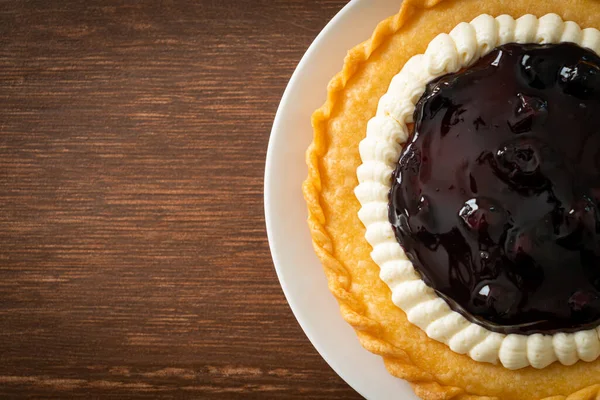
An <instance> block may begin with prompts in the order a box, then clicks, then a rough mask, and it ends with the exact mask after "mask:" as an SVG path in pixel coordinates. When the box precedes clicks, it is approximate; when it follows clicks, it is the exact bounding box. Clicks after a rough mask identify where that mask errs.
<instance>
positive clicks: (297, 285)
mask: <svg viewBox="0 0 600 400" xmlns="http://www.w3.org/2000/svg"><path fill="white" fill-rule="evenodd" d="M399 9H400V0H353V1H351V2H350V3H349V4H348V5H347V6H346V7H344V8H343V9H342V10H341V11H340V12H339V13H338V14H337V15H336V16H335V18H333V19H332V20H331V22H329V24H328V25H327V26H326V27H325V28H324V29H323V31H322V32H321V33H320V34H319V36H317V38H316V39H315V41H314V42H313V44H312V45H311V46H310V48H309V49H308V51H307V52H306V54H305V55H304V57H303V58H302V60H301V61H300V64H298V67H297V68H296V71H295V72H294V74H293V75H292V78H291V79H290V82H289V84H288V86H287V89H286V90H285V93H284V95H283V98H282V100H281V104H280V105H279V109H278V111H277V116H276V117H275V122H274V124H273V130H272V132H271V139H270V141H269V149H268V152H267V164H266V170H265V215H266V223H267V233H268V236H269V244H270V246H271V253H272V255H273V262H274V263H275V269H276V270H277V276H278V277H279V281H280V282H281V287H282V288H283V291H284V293H285V296H286V298H287V301H288V303H289V304H290V307H291V308H292V311H293V312H294V315H295V316H296V319H297V320H298V322H299V323H300V326H301V327H302V329H303V330H304V332H305V333H306V336H308V338H309V340H310V341H311V342H312V344H313V345H314V346H315V348H316V349H317V351H318V352H319V353H320V354H321V356H323V358H324V359H325V361H327V362H328V363H329V365H330V366H331V368H333V369H334V371H335V372H337V374H338V375H339V376H341V377H342V379H344V380H345V381H346V382H347V383H348V384H349V385H350V386H352V387H353V388H354V389H355V390H356V391H357V392H359V393H360V394H361V395H363V396H364V397H366V398H367V399H374V400H379V399H402V400H417V399H418V398H417V397H416V396H415V395H414V393H413V391H412V389H411V388H410V386H409V385H408V383H406V382H404V381H402V380H400V379H397V378H394V377H392V376H391V375H390V374H389V373H388V372H387V371H386V369H385V367H384V365H383V361H382V359H381V358H380V357H379V356H375V355H373V354H371V353H369V352H368V351H367V350H365V349H363V348H362V346H361V345H360V343H359V341H358V338H357V337H356V334H355V333H354V330H353V329H352V328H351V327H350V325H348V324H347V323H346V322H345V321H344V320H343V319H342V317H341V315H340V312H339V308H338V304H337V302H336V301H335V299H334V297H333V295H332V294H331V293H330V292H329V290H328V288H327V281H326V278H325V274H324V272H323V267H322V266H321V263H320V262H319V260H318V259H317V257H316V255H315V254H314V251H313V248H312V243H311V238H310V234H309V231H308V225H307V223H306V216H307V211H306V204H305V203H304V199H303V197H302V192H301V185H302V181H303V180H304V179H305V178H306V175H307V173H308V171H307V167H306V164H305V161H304V153H305V151H306V148H307V147H308V145H309V144H310V142H311V141H312V128H311V125H310V116H311V114H312V112H313V111H314V110H315V109H317V108H318V107H320V106H321V105H322V104H323V102H324V101H325V94H326V87H327V83H328V82H329V80H330V79H331V78H332V77H333V76H334V75H335V74H336V73H337V72H338V71H339V70H341V68H342V63H343V60H344V56H345V55H346V52H347V51H348V49H350V48H352V47H354V46H355V45H356V44H358V43H360V42H362V41H364V40H366V39H368V38H369V36H370V35H371V33H372V32H373V30H374V29H375V26H376V25H377V23H378V22H379V21H381V20H383V19H384V18H386V17H388V16H390V15H392V14H394V13H396V12H397V11H398V10H399ZM315 383H316V382H315Z"/></svg>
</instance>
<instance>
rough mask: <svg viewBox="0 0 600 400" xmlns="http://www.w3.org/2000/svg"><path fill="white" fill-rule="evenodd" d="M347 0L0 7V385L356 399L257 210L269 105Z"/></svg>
mask: <svg viewBox="0 0 600 400" xmlns="http://www.w3.org/2000/svg"><path fill="white" fill-rule="evenodd" d="M344 3H346V1H343V0H310V1H309V0H277V1H275V0H243V1H242V0H189V1H175V0H173V1H168V0H165V1H158V0H157V1H131V0H119V1H112V0H99V1H92V0H73V1H46V0H37V1H26V0H3V1H0V398H72V397H78V398H119V399H121V398H217V399H218V398H222V399H230V398H310V399H317V398H323V399H325V398H327V399H335V398H357V397H358V395H357V394H356V393H355V392H353V391H352V389H350V388H349V387H348V386H347V385H346V384H345V383H344V382H343V381H342V380H341V379H340V378H339V377H337V375H335V373H334V372H333V371H332V370H331V369H330V368H329V367H328V366H327V364H326V363H325V362H324V361H323V360H322V359H321V358H320V356H319V355H318V354H317V353H316V351H315V350H314V349H313V347H312V346H311V345H310V343H309V342H308V340H307V339H306V337H305V336H304V334H303V332H302V330H301V329H300V327H299V325H298V324H297V322H296V320H295V319H294V317H293V315H292V313H291V311H290V309H289V307H288V305H287V303H286V301H285V299H284V296H283V293H282V291H281V288H280V286H279V283H278V281H277V278H276V275H275V271H274V269H273V265H272V261H271V257H270V253H269V248H268V244H267V240H266V234H265V226H264V218H263V201H262V199H263V197H262V185H263V172H264V159H265V152H266V147H267V142H268V139H269V132H270V128H271V124H272V121H273V118H274V115H275V111H276V109H277V105H278V102H279V99H280V97H281V95H282V93H283V90H284V88H285V85H286V83H287V81H288V79H289V77H290V76H291V74H292V72H293V70H294V68H295V66H296V64H297V63H298V61H299V60H300V57H301V56H302V54H303V53H304V51H305V50H306V48H307V47H308V45H309V44H310V42H311V41H312V40H313V39H314V37H315V36H316V35H317V33H318V32H319V31H320V30H321V29H322V27H323V26H324V25H325V24H326V23H327V21H328V20H329V19H330V18H331V17H332V16H333V15H334V14H335V13H336V12H337V11H338V10H339V9H340V8H341V7H342V6H343V5H344Z"/></svg>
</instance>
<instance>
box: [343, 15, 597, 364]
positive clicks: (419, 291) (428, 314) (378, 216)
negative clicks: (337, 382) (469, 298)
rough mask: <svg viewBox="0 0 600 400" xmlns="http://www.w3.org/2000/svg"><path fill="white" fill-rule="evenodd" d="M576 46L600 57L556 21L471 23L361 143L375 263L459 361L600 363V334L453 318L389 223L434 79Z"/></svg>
mask: <svg viewBox="0 0 600 400" xmlns="http://www.w3.org/2000/svg"><path fill="white" fill-rule="evenodd" d="M511 42H516V43H540V44H543V43H559V42H573V43H576V44H578V45H580V46H582V47H586V48H589V49H591V50H593V51H595V52H596V53H597V54H600V31H598V30H597V29H595V28H586V29H581V28H580V27H579V25H578V24H577V23H575V22H573V21H566V22H565V21H563V20H562V19H561V17H560V16H558V15H556V14H547V15H544V16H543V17H541V18H539V19H538V18H537V17H535V16H534V15H531V14H527V15H523V16H522V17H520V18H518V19H516V20H515V19H513V18H512V17H511V16H509V15H500V16H498V17H496V18H493V17H491V16H489V15H486V14H482V15H480V16H478V17H476V18H475V19H474V20H473V21H471V22H470V23H466V22H462V23H460V24H458V25H457V26H456V27H455V28H454V29H453V30H452V31H451V32H450V33H449V34H446V33H442V34H440V35H438V36H437V37H436V38H435V39H433V40H432V41H431V42H430V43H429V46H428V47H427V50H426V51H425V54H418V55H415V56H413V57H412V58H411V59H409V60H408V61H407V62H406V64H405V65H404V67H403V68H402V70H401V71H400V72H399V73H398V74H397V75H396V76H395V77H394V78H393V79H392V81H391V83H390V86H389V88H388V91H387V93H386V94H384V95H383V96H382V97H381V99H380V100H379V106H378V108H377V114H376V116H375V117H373V118H372V119H371V120H370V121H369V122H368V124H367V134H366V137H365V139H363V140H362V141H361V142H360V145H359V151H360V156H361V159H362V162H363V164H362V165H360V166H359V167H358V169H357V176H358V181H359V185H358V186H357V187H356V188H355V191H354V192H355V195H356V197H357V198H358V200H359V202H360V203H361V206H362V207H361V209H360V211H359V212H358V216H359V218H360V220H361V221H362V222H363V224H364V225H365V227H366V233H365V238H366V239H367V241H368V242H369V244H370V245H371V246H372V247H373V251H372V252H371V258H372V259H373V261H375V263H376V264H377V265H379V267H380V268H381V270H380V278H381V279H382V280H383V281H384V282H385V283H386V284H387V285H388V286H389V288H390V290H391V291H392V301H393V302H394V304H395V305H396V306H398V307H400V308H401V309H402V310H403V311H404V312H405V313H406V315H407V318H408V320H409V321H410V322H411V323H413V324H414V325H417V326H418V327H419V328H421V329H422V330H423V331H425V332H426V333H427V335H428V336H429V337H430V338H432V339H434V340H437V341H439V342H442V343H445V344H446V345H448V347H450V349H451V350H452V351H454V352H456V353H459V354H466V355H468V356H469V357H470V358H472V359H473V360H475V361H479V362H487V363H492V364H497V363H498V362H500V363H501V364H502V365H503V366H504V367H505V368H508V369H511V370H516V369H520V368H524V367H527V366H532V367H534V368H538V369H541V368H545V367H547V366H548V365H550V364H552V363H554V362H555V361H559V362H560V363H562V364H564V365H572V364H574V363H576V362H577V361H579V360H583V361H588V362H590V361H594V360H596V359H597V358H598V357H599V356H600V327H598V328H596V329H591V330H582V331H579V332H576V333H556V334H554V335H543V334H532V335H519V334H508V335H506V334H501V333H496V332H492V331H490V330H488V329H486V328H484V327H482V326H480V325H477V324H475V323H472V322H470V321H468V320H467V319H466V318H465V317H463V316H462V315H461V314H459V313H457V312H455V311H453V310H452V309H451V308H450V307H449V306H448V304H447V303H446V302H445V301H444V300H443V299H442V298H440V297H439V296H438V295H437V294H436V293H435V291H434V290H433V289H431V288H430V287H428V286H427V285H426V284H425V282H424V281H423V280H422V279H421V278H420V276H419V274H418V273H417V272H416V271H415V269H414V267H413V265H412V263H411V262H410V261H409V260H408V258H407V257H406V254H405V252H404V250H403V249H402V247H401V246H400V245H399V244H398V242H397V241H396V237H395V236H394V232H393V230H392V225H391V224H390V222H389V220H388V193H389V191H390V188H391V178H392V173H393V171H394V169H395V167H396V164H397V162H398V159H399V157H400V153H401V151H402V148H403V145H404V144H405V143H406V141H407V140H408V137H409V131H408V127H407V124H408V123H412V122H413V113H414V110H415V105H416V103H417V101H418V100H419V98H420V97H421V96H422V95H423V93H424V92H425V85H426V84H427V83H428V82H430V81H432V80H433V79H435V78H437V77H439V76H441V75H445V74H448V73H454V72H457V71H459V70H460V69H461V68H464V67H468V66H469V65H471V64H473V63H474V62H475V61H477V60H478V59H479V58H481V57H483V56H484V55H486V54H488V53H489V52H490V51H491V50H493V49H494V48H495V47H497V46H500V45H502V44H505V43H511Z"/></svg>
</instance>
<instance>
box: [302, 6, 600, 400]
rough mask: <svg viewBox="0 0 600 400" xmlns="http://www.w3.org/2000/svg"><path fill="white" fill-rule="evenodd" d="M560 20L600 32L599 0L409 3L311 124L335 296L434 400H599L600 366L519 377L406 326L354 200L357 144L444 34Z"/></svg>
mask: <svg viewBox="0 0 600 400" xmlns="http://www.w3.org/2000/svg"><path fill="white" fill-rule="evenodd" d="M547 13H556V14H558V15H560V16H561V17H562V18H563V19H564V20H572V21H575V22H577V23H578V24H579V25H580V26H581V27H582V28H588V27H595V28H600V1H599V0H404V1H403V3H402V8H401V9H400V11H399V12H398V14H396V15H394V16H392V17H390V18H388V19H386V20H384V21H382V22H381V23H379V25H378V26H377V28H376V29H375V32H374V33H373V35H372V37H371V39H370V40H367V41H366V42H364V43H361V44H359V45H358V46H356V47H354V48H353V49H351V50H350V51H349V52H348V55H347V56H346V59H345V61H344V67H343V69H342V71H341V72H340V73H338V74H337V75H336V76H335V77H334V78H333V79H332V80H331V82H330V83H329V85H328V93H327V101H326V102H325V104H324V105H323V106H322V107H321V108H320V109H318V110H316V111H315V113H314V114H313V116H312V125H313V129H314V140H313V143H312V144H311V146H310V147H309V149H308V151H307V163H308V167H309V175H308V178H307V179H306V181H305V183H304V186H303V191H304V197H305V199H306V202H307V204H308V210H309V218H308V222H309V227H310V231H311V234H312V238H313V244H314V248H315V251H316V253H317V255H318V256H319V258H320V259H321V261H322V263H323V266H324V269H325V273H326V275H327V279H328V282H329V289H330V290H331V292H332V293H333V294H334V295H335V297H336V298H337V300H338V302H339V304H340V309H341V313H342V316H343V317H344V319H345V320H346V321H347V322H348V323H349V324H350V325H352V326H353V327H354V329H355V330H356V333H357V335H358V337H359V339H360V341H361V343H362V345H363V346H364V347H365V348H366V349H367V350H369V351H371V352H373V353H375V354H378V355H380V356H382V357H383V359H384V361H385V365H386V367H387V369H388V371H389V372H390V373H391V374H392V375H394V376H397V377H399V378H402V379H405V380H407V381H409V382H410V383H411V384H412V386H413V388H414V390H415V392H416V393H417V395H418V396H420V397H421V398H423V399H427V400H443V399H454V400H467V399H468V400H474V399H479V400H483V399H488V400H491V399H498V400H500V399H510V400H539V399H544V400H592V399H595V400H600V360H597V361H595V362H592V363H586V362H582V361H580V362H578V363H577V364H575V365H572V366H563V365H561V364H559V363H554V364H553V365H551V366H549V367H547V368H544V369H542V370H536V369H534V368H531V367H528V368H525V369H521V370H517V371H511V370H508V369H505V368H503V367H502V366H501V365H492V364H486V363H479V362H476V361H473V360H471V359H470V358H469V357H468V356H465V355H460V354H457V353H454V352H453V351H451V350H450V349H449V348H448V347H447V346H446V345H444V344H442V343H439V342H437V341H434V340H432V339H430V338H428V337H427V335H426V334H425V333H424V332H423V331H422V330H421V329H419V328H418V327H416V326H414V325H412V324H411V323H410V322H408V320H407V319H406V315H405V314H404V312H403V311H402V310H400V308H398V307H396V306H395V305H394V304H393V303H392V300H391V293H390V290H389V288H388V287H387V286H386V285H385V283H384V282H383V281H381V280H380V279H379V267H378V266H377V265H376V264H375V263H374V262H373V260H372V259H371V257H370V252H371V246H370V245H369V244H368V243H367V241H366V240H365V228H364V226H363V224H362V223H361V222H360V220H359V219H358V214H357V213H358V210H359V209H360V204H359V202H358V200H357V199H356V197H355V196H354V188H355V187H356V186H357V185H358V181H357V178H356V168H357V167H358V166H359V165H360V164H361V159H360V156H359V152H358V144H359V142H360V141H361V140H362V139H363V138H364V137H365V132H366V125H367V121H368V120H369V119H370V118H372V117H373V116H374V115H375V111H376V109H377V103H378V101H379V98H380V97H381V96H382V95H383V94H384V93H385V92H386V91H387V88H388V85H389V83H390V81H391V79H392V77H393V76H394V75H395V74H397V73H398V72H399V71H400V69H401V68H402V66H403V65H404V63H405V62H406V61H407V60H408V59H409V58H410V57H411V56H413V55H415V54H419V53H424V51H425V49H426V48H427V45H428V43H429V42H430V41H431V40H432V39H433V38H434V37H435V36H437V34H439V33H442V32H450V30H451V29H452V28H454V27H455V26H456V25H457V24H459V23H460V22H469V21H471V20H472V19H473V18H475V17H476V16H478V15H480V14H490V15H492V16H498V15H501V14H509V15H511V16H512V17H514V18H518V17H519V16H521V15H524V14H534V15H536V16H537V17H541V16H543V15H545V14H547Z"/></svg>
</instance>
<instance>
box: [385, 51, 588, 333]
mask: <svg viewBox="0 0 600 400" xmlns="http://www.w3.org/2000/svg"><path fill="white" fill-rule="evenodd" d="M414 120H415V125H414V132H413V135H412V138H411V140H410V142H409V144H408V145H407V146H406V148H405V150H404V151H403V153H402V155H401V157H400V160H399V163H398V166H397V168H396V171H395V172H394V179H393V186H392V189H391V191H390V205H389V218H390V221H391V223H392V225H393V226H394V231H395V234H396V237H397V239H398V241H399V242H400V244H401V245H402V246H403V247H404V249H405V250H406V253H407V255H408V256H409V258H410V259H411V260H412V261H413V263H414V265H415V268H416V269H417V270H418V272H419V273H420V274H421V276H422V278H423V280H424V281H425V282H426V283H427V284H428V285H429V286H430V287H432V288H433V289H435V290H436V292H437V293H438V294H439V295H440V296H441V297H442V298H444V299H445V300H446V301H447V302H448V304H449V305H450V306H451V307H452V309H454V310H455V311H457V312H460V313H461V314H463V315H464V316H465V317H467V318H468V319H469V320H471V321H472V322H475V323H477V324H479V325H482V326H484V327H486V328H488V329H490V330H492V331H495V332H501V333H521V334H532V333H554V332H558V331H563V332H573V331H577V330H581V329H585V328H593V327H596V326H598V325H599V324H600V57H598V56H597V55H596V54H595V53H593V52H592V51H590V50H587V49H584V48H582V47H579V46H577V45H574V44H566V43H563V44H555V45H535V44H527V45H520V44H507V45H504V46H501V47H498V48H497V49H495V50H494V51H492V52H491V53H490V54H488V55H487V56H485V57H483V58H482V59H480V60H479V61H478V62H477V63H475V64H474V65H473V66H471V67H469V68H467V69H465V70H463V71H460V72H458V73H456V74H450V75H446V76H443V77H441V78H439V79H437V80H435V81H433V82H431V83H430V84H429V85H428V86H427V89H426V91H425V94H424V95H423V97H422V98H421V99H420V100H419V102H418V104H417V107H416V110H415V115H414Z"/></svg>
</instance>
